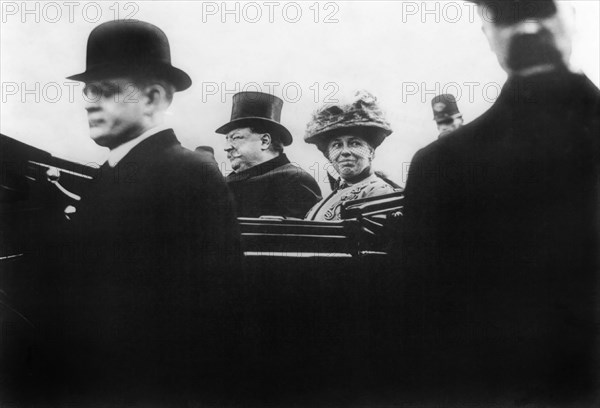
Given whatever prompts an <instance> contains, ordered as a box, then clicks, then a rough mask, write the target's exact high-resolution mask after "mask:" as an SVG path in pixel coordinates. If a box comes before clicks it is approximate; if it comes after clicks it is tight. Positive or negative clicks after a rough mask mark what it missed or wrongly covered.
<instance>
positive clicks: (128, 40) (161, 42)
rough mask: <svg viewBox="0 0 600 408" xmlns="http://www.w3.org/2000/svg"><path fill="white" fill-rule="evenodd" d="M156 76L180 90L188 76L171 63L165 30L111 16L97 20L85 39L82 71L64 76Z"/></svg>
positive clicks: (86, 78)
mask: <svg viewBox="0 0 600 408" xmlns="http://www.w3.org/2000/svg"><path fill="white" fill-rule="evenodd" d="M140 75H146V76H149V75H150V76H156V77H157V78H160V79H164V80H166V81H168V82H169V83H171V84H173V86H175V90H176V91H183V90H184V89H187V88H189V87H190V86H191V84H192V80H191V79H190V77H189V75H188V74H186V73H185V72H183V71H182V70H180V69H178V68H175V67H174V66H172V65H171V50H170V47H169V40H168V39H167V36H166V35H165V33H164V32H163V31H162V30H161V29H160V28H158V27H156V26H155V25H152V24H150V23H146V22H144V21H139V20H115V21H109V22H107V23H103V24H100V25H99V26H98V27H96V28H94V29H93V30H92V32H91V33H90V36H89V38H88V42H87V58H86V69H85V72H83V73H81V74H77V75H72V76H70V77H67V79H73V80H75V81H82V82H89V81H92V80H98V79H103V78H109V77H116V76H134V77H139V76H140Z"/></svg>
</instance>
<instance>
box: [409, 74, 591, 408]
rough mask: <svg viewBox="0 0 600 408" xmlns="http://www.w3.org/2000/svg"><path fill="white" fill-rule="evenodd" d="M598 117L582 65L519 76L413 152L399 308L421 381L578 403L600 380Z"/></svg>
mask: <svg viewBox="0 0 600 408" xmlns="http://www.w3.org/2000/svg"><path fill="white" fill-rule="evenodd" d="M599 123H600V93H599V91H598V89H597V88H596V86H594V85H593V84H592V83H591V82H590V81H589V80H588V79H587V78H586V77H584V76H582V75H576V74H572V73H569V72H566V71H560V72H553V73H546V74H539V75H535V76H532V77H525V78H523V77H512V78H509V80H508V82H507V83H506V84H505V85H504V87H503V89H502V92H501V94H500V95H499V98H498V100H497V101H496V103H495V104H494V105H493V106H492V108H491V109H490V110H489V111H487V112H486V113H485V114H483V115H482V116H481V117H480V118H478V119H477V120H475V121H474V122H472V123H471V124H469V125H467V126H464V127H463V128H461V129H459V130H457V131H455V132H454V133H453V134H452V135H450V136H448V137H447V138H443V139H441V140H438V141H436V142H434V143H432V144H430V145H429V146H427V147H425V148H424V149H422V150H420V151H419V152H418V153H417V154H416V155H415V157H414V159H413V162H412V164H411V167H410V172H409V177H408V181H407V185H406V200H405V207H404V216H405V223H404V233H403V246H402V249H401V250H402V254H403V265H404V268H403V271H402V274H403V277H404V281H403V282H402V289H401V291H400V297H401V298H402V301H401V302H402V307H401V308H400V309H399V310H401V312H400V314H401V315H402V317H403V319H404V320H402V322H401V324H400V326H401V328H402V333H403V334H402V336H401V338H402V339H403V341H404V342H406V344H405V347H404V351H403V352H404V353H405V355H404V357H403V358H405V360H404V363H405V364H406V365H405V367H410V370H409V372H410V375H408V377H410V379H411V380H410V381H412V382H413V384H414V383H415V382H416V383H417V387H416V388H413V389H417V388H418V387H421V389H422V390H423V391H424V395H429V396H438V397H442V398H450V397H449V396H456V395H459V396H461V398H463V399H462V400H461V401H467V400H469V401H473V400H474V399H473V398H475V400H476V399H486V398H487V399H490V400H491V399H495V398H513V400H512V403H514V401H515V400H517V399H518V398H522V400H520V401H521V402H524V401H525V402H526V401H536V400H543V401H546V402H548V401H550V402H555V401H574V400H577V398H582V400H578V401H581V404H583V405H581V406H585V402H584V400H583V399H584V398H586V397H589V396H590V394H591V391H592V390H593V389H598V388H597V383H595V381H596V379H597V378H595V374H597V371H598V367H597V360H595V359H596V357H597V356H596V350H595V349H596V348H597V344H598V343H597V340H598V336H597V334H598V325H597V321H598V301H599V298H600V297H599V292H598V263H597V258H598V253H599V252H598V209H599V202H598V197H599V193H600V190H599V187H598V186H599V185H598V164H599V160H598V158H599V157H600V155H599V145H600V126H599ZM588 401H589V400H588ZM502 403H508V402H507V401H504V402H502Z"/></svg>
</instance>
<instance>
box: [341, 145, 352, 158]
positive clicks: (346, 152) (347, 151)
mask: <svg viewBox="0 0 600 408" xmlns="http://www.w3.org/2000/svg"><path fill="white" fill-rule="evenodd" d="M340 154H341V155H342V156H345V157H348V156H350V147H349V146H348V145H347V144H346V143H344V145H343V146H342V151H341V152H340Z"/></svg>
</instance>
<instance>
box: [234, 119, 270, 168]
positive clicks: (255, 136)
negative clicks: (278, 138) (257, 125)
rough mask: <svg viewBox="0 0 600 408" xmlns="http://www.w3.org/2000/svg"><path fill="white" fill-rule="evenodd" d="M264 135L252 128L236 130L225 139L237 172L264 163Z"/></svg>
mask: <svg viewBox="0 0 600 408" xmlns="http://www.w3.org/2000/svg"><path fill="white" fill-rule="evenodd" d="M262 136H263V134H261V133H254V132H252V130H251V129H250V128H247V127H246V128H239V129H234V130H232V131H231V132H229V133H228V134H227V136H226V137H225V151H226V152H227V158H228V159H229V161H230V162H231V167H232V168H233V170H235V171H244V170H247V169H249V168H251V167H254V166H256V165H258V164H260V163H262V162H263V152H264V151H265V150H266V148H267V147H268V146H265V144H264V141H263V138H262Z"/></svg>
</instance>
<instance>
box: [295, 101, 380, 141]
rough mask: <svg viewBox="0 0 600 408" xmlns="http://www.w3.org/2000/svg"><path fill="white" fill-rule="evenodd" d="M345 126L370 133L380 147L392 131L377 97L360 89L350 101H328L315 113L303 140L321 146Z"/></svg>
mask: <svg viewBox="0 0 600 408" xmlns="http://www.w3.org/2000/svg"><path fill="white" fill-rule="evenodd" d="M342 129H343V130H348V131H352V130H354V131H360V132H361V135H363V136H364V135H367V136H368V138H369V143H370V144H371V145H372V146H373V147H377V146H379V145H380V144H381V142H383V140H384V139H385V138H386V137H387V136H389V135H390V134H391V133H392V128H391V126H390V123H389V122H388V121H387V120H386V119H385V116H384V113H383V111H382V110H381V108H380V107H379V105H377V98H376V97H375V96H373V95H372V94H371V93H369V92H368V91H365V90H360V91H357V92H356V93H355V95H354V98H353V99H352V101H351V102H349V103H345V104H344V103H339V102H338V103H335V104H328V105H325V106H322V107H321V108H319V109H317V110H316V111H315V112H313V114H312V118H311V120H310V121H309V122H308V124H307V125H306V132H305V134H304V141H305V142H306V143H312V144H317V145H318V144H319V143H321V142H322V141H323V139H324V138H325V139H326V138H327V137H328V136H330V135H332V134H333V133H336V134H337V133H338V132H336V131H340V130H342Z"/></svg>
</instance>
